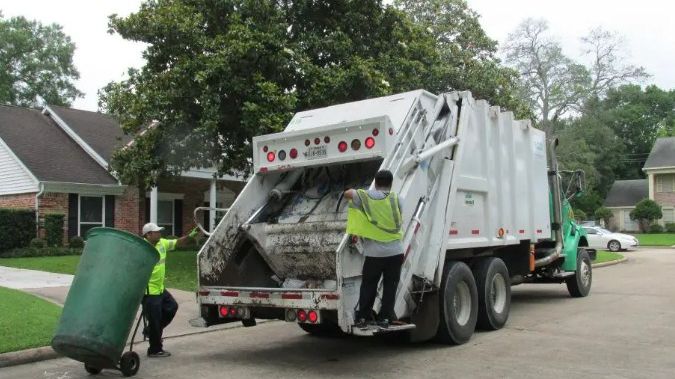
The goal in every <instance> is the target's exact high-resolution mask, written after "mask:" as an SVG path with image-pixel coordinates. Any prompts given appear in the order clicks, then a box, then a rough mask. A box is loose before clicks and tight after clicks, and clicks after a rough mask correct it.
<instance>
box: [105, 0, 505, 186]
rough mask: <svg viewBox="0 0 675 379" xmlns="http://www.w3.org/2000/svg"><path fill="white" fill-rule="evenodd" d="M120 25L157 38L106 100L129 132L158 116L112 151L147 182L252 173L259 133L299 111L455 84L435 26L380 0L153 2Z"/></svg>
mask: <svg viewBox="0 0 675 379" xmlns="http://www.w3.org/2000/svg"><path fill="white" fill-rule="evenodd" d="M110 29H111V31H112V32H115V33H119V34H120V35H121V36H122V37H124V38H126V39H133V40H137V41H142V42H145V43H147V44H148V45H149V47H148V48H147V50H146V51H145V57H146V59H147V64H146V65H145V66H144V67H143V68H141V69H139V70H130V71H129V79H128V80H125V81H122V82H114V83H110V84H109V85H108V86H106V88H105V89H104V90H103V91H101V93H100V103H99V104H100V107H101V108H102V109H104V110H106V111H107V112H109V113H112V114H114V115H116V116H117V117H118V119H119V120H120V122H121V124H122V126H123V128H124V130H125V131H126V132H127V133H131V134H137V133H139V132H140V131H141V130H143V129H144V128H146V127H147V126H148V125H150V124H151V123H152V124H153V125H154V127H153V129H152V131H151V132H148V133H145V134H143V135H142V136H138V137H136V140H137V142H136V143H135V144H134V145H133V146H132V147H130V148H126V149H123V150H120V151H118V152H116V153H115V155H114V157H113V160H112V167H113V169H114V170H115V171H116V172H117V173H118V174H119V175H120V177H121V178H122V180H123V181H124V182H125V183H134V184H140V185H141V186H145V185H148V184H150V183H152V182H154V181H155V180H156V179H157V178H158V177H159V176H162V175H170V174H175V173H178V172H180V171H182V170H184V169H187V168H190V167H205V166H207V167H208V166H215V167H216V168H217V169H218V171H219V172H220V173H230V174H233V173H234V174H236V173H242V172H244V173H247V172H249V169H250V164H251V162H250V158H249V157H250V153H251V151H250V149H251V146H250V142H251V138H252V137H253V136H255V135H260V134H265V133H270V132H275V131H280V130H281V129H282V128H283V127H284V126H285V125H286V123H287V122H288V121H289V120H290V118H291V116H292V115H293V113H294V112H296V111H298V110H303V109H308V108H315V107H321V106H326V105H329V104H334V103H340V102H347V101H355V100H361V99H364V98H368V97H376V96H382V95H387V94H391V93H396V92H402V91H408V90H413V89H417V88H427V89H431V90H434V89H436V88H439V87H440V86H442V85H444V84H443V83H447V82H443V81H442V79H443V78H446V77H447V67H448V66H446V65H444V64H443V63H442V58H441V55H440V54H439V51H438V48H437V44H436V40H435V39H434V37H433V35H432V34H430V33H429V32H428V31H427V30H426V29H425V28H424V27H423V26H421V25H419V24H416V23H414V22H413V21H411V20H410V19H409V18H408V17H407V16H406V15H405V14H404V13H403V12H402V11H400V10H398V9H396V8H394V7H391V6H383V5H382V3H381V1H379V0H367V1H356V0H350V1H341V2H335V1H328V0H319V1H317V0H298V1H290V0H277V1H272V0H264V1H254V0H222V1H218V2H201V1H194V0H174V1H162V0H159V1H149V2H146V3H143V4H142V5H141V8H140V10H139V11H138V12H136V13H134V14H131V15H129V16H127V17H117V16H114V15H113V16H112V17H111V18H110ZM490 67H492V66H490ZM491 69H495V68H494V67H492V68H491ZM486 75H487V74H486ZM485 77H489V75H487V76H485ZM495 80H497V84H495V85H494V88H496V89H495V91H499V90H501V88H502V87H505V86H507V85H508V83H507V82H499V80H505V79H499V78H496V79H495Z"/></svg>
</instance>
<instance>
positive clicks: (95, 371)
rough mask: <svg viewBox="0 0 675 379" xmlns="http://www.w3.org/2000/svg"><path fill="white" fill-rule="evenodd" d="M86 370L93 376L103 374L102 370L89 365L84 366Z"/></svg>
mask: <svg viewBox="0 0 675 379" xmlns="http://www.w3.org/2000/svg"><path fill="white" fill-rule="evenodd" d="M84 370H85V371H86V372H88V373H90V374H92V375H97V374H100V373H101V369H100V368H98V367H94V366H91V365H89V364H87V363H85V364H84Z"/></svg>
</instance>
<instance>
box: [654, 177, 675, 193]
mask: <svg viewBox="0 0 675 379" xmlns="http://www.w3.org/2000/svg"><path fill="white" fill-rule="evenodd" d="M656 192H675V175H657V176H656Z"/></svg>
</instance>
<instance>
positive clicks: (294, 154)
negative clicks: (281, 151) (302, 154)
mask: <svg viewBox="0 0 675 379" xmlns="http://www.w3.org/2000/svg"><path fill="white" fill-rule="evenodd" d="M288 155H290V157H291V159H295V158H297V157H298V150H296V149H295V148H292V149H291V152H290V153H288Z"/></svg>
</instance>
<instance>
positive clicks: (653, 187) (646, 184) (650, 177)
mask: <svg viewBox="0 0 675 379" xmlns="http://www.w3.org/2000/svg"><path fill="white" fill-rule="evenodd" d="M642 171H644V172H645V174H646V175H647V179H640V180H617V181H615V182H614V184H613V185H612V188H611V189H610V191H609V193H608V194H607V199H606V200H605V204H604V205H605V207H607V208H610V209H611V210H612V211H613V213H614V217H612V218H611V219H610V227H613V228H615V229H618V230H626V231H637V230H638V224H637V222H635V221H633V220H631V219H630V211H631V210H633V209H634V208H635V204H637V203H638V202H639V201H640V200H642V199H645V198H649V199H651V200H654V201H655V202H657V203H658V204H659V205H660V206H661V210H662V212H663V218H661V219H660V220H659V221H658V223H659V224H661V225H665V224H666V223H670V222H675V137H666V138H659V139H657V140H656V143H655V144H654V146H653V147H652V151H651V152H650V153H649V157H648V158H647V161H646V162H645V165H644V167H642Z"/></svg>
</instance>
